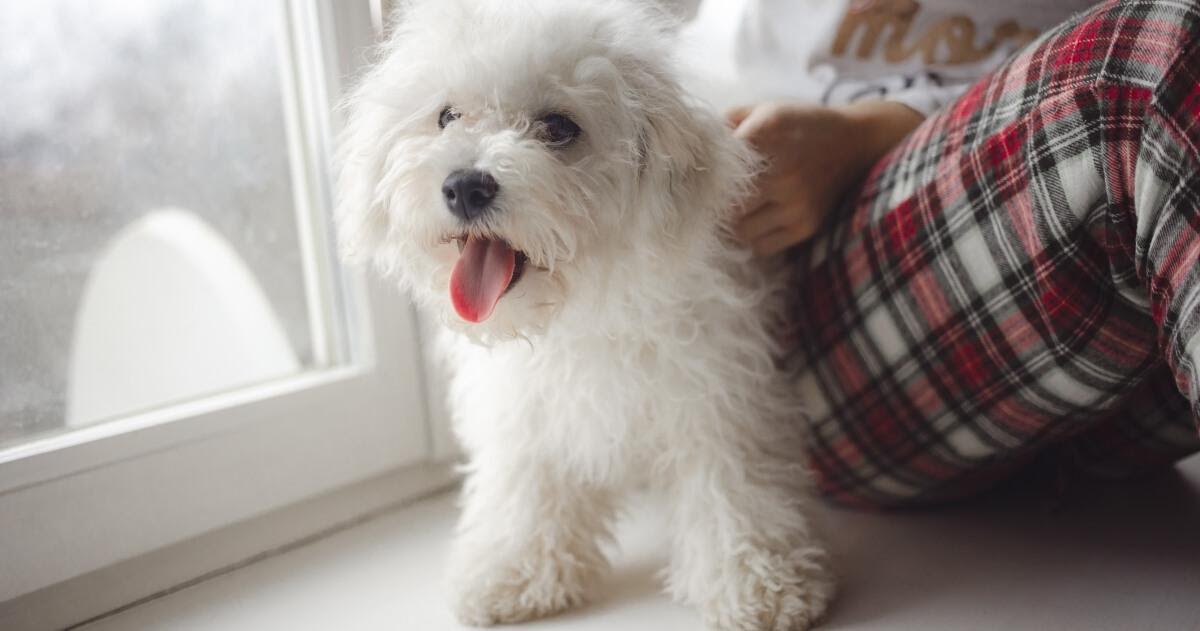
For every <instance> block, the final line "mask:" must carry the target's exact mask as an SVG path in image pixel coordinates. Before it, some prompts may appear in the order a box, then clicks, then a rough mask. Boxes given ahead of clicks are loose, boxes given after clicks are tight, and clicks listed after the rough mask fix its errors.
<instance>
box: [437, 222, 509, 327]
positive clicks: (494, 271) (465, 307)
mask: <svg viewBox="0 0 1200 631" xmlns="http://www.w3.org/2000/svg"><path fill="white" fill-rule="evenodd" d="M516 266H517V253H516V252H514V251H513V249H512V248H511V247H509V245H508V244H507V243H505V242H503V241H500V240H495V239H482V238H479V237H467V244H466V245H465V246H463V249H462V254H460V255H459V257H458V263H455V264H454V271H453V272H451V273H450V301H451V302H453V303H454V310H455V311H457V312H458V315H459V316H460V317H462V319H464V320H466V321H468V322H483V321H484V320H486V319H488V316H490V315H492V311H493V310H495V309H496V303H497V302H500V296H503V295H504V290H506V289H508V284H509V283H511V282H512V276H513V269H514V268H516Z"/></svg>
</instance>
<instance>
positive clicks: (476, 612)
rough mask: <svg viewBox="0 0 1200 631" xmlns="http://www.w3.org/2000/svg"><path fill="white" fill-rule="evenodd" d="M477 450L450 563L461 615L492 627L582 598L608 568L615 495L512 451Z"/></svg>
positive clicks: (556, 609) (558, 608)
mask: <svg viewBox="0 0 1200 631" xmlns="http://www.w3.org/2000/svg"><path fill="white" fill-rule="evenodd" d="M478 456H479V457H476V458H474V459H473V463H472V471H471V474H470V475H469V477H468V479H467V483H466V488H465V490H464V504H463V513H462V517H461V519H460V522H459V526H458V533H457V537H456V539H455V543H454V553H453V555H452V557H453V558H452V562H451V576H452V588H453V591H454V593H455V601H456V602H455V608H456V612H457V614H458V617H459V619H460V620H461V621H462V622H463V623H464V624H469V625H474V626H489V625H493V624H501V623H511V622H519V621H523V620H529V619H532V618H538V617H541V616H546V615H550V614H553V613H556V612H559V611H562V610H564V609H568V608H570V607H574V606H576V605H578V604H580V603H582V602H583V601H584V600H585V598H586V594H587V592H588V591H589V589H590V588H591V587H592V586H593V585H594V584H595V583H596V582H597V580H598V579H599V578H600V577H601V576H602V575H603V573H604V572H605V571H606V570H607V569H608V561H607V559H606V558H605V556H604V553H603V552H602V551H601V549H600V541H601V540H602V539H604V538H605V537H607V536H608V521H609V519H610V518H611V515H612V504H611V500H610V499H609V495H608V493H607V492H605V491H603V490H600V489H595V488H589V487H587V486H585V485H584V484H582V483H579V482H575V481H570V480H567V479H565V477H566V476H564V475H563V474H562V473H561V472H560V471H555V470H553V469H552V468H551V467H548V466H544V465H542V464H539V463H536V462H530V461H528V460H524V459H520V458H515V457H513V456H512V455H511V454H499V453H492V454H480V455H478Z"/></svg>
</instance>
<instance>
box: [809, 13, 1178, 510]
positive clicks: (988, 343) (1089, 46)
mask: <svg viewBox="0 0 1200 631" xmlns="http://www.w3.org/2000/svg"><path fill="white" fill-rule="evenodd" d="M1198 34H1200V1H1198V0H1186V1H1185V0H1176V1H1168V0H1146V1H1128V2H1106V3H1104V4H1102V5H1101V6H1099V7H1097V8H1096V9H1095V10H1093V11H1091V12H1089V13H1087V14H1085V15H1083V16H1080V17H1078V18H1076V19H1074V20H1072V21H1071V22H1069V23H1067V24H1064V25H1063V26H1062V27H1060V28H1059V29H1057V30H1056V31H1054V32H1052V33H1048V34H1047V35H1046V36H1045V37H1043V38H1041V39H1040V40H1039V41H1038V42H1035V43H1034V44H1033V45H1032V46H1031V47H1030V48H1028V49H1027V50H1026V51H1024V52H1023V53H1022V54H1020V55H1019V56H1017V57H1016V58H1015V59H1014V60H1012V61H1011V62H1009V63H1008V64H1006V65H1005V66H1004V67H1003V68H1001V69H1000V70H998V71H997V72H995V73H993V74H992V75H990V76H988V77H986V78H985V79H983V80H982V81H981V82H979V83H978V84H977V85H975V86H974V87H973V88H972V89H971V90H969V91H968V92H967V93H966V94H965V95H964V96H963V97H962V98H961V99H959V101H958V102H957V103H956V104H954V105H953V106H951V107H950V108H948V109H947V110H946V111H945V112H942V113H941V114H938V115H935V116H933V117H931V118H930V119H929V120H928V121H926V122H925V123H924V124H923V125H922V126H921V127H920V128H919V129H918V130H917V131H916V132H914V134H913V135H912V136H911V137H910V138H909V139H908V140H906V141H905V142H904V143H903V144H902V145H901V146H900V147H898V148H897V149H896V150H895V151H893V153H892V154H891V155H890V156H888V157H887V158H885V159H884V160H883V161H882V163H881V164H880V165H878V166H877V167H876V169H875V170H874V171H873V172H872V174H871V176H870V177H869V178H868V181H867V182H866V184H865V185H864V187H863V189H862V191H861V193H859V195H858V196H857V199H856V200H855V201H854V203H853V205H852V206H851V207H850V208H848V209H847V210H846V211H845V212H844V213H842V214H840V215H839V216H838V217H837V218H835V219H833V220H832V222H833V223H832V224H831V225H830V226H829V227H828V231H827V232H826V233H825V234H824V235H823V236H821V237H820V238H818V239H817V240H816V241H814V242H813V243H811V244H809V245H807V246H804V247H801V248H799V249H797V251H796V252H795V253H794V256H795V258H794V263H795V269H796V273H795V277H794V285H793V293H792V295H793V296H794V298H795V305H794V307H793V308H792V310H791V312H790V314H789V320H790V322H792V323H794V326H795V328H794V330H792V331H790V332H789V333H790V334H789V339H788V341H789V344H790V347H791V348H792V349H794V350H793V352H792V355H791V357H790V360H791V364H790V367H791V368H792V369H794V370H795V371H796V374H797V387H799V388H800V389H801V390H802V392H804V393H805V395H806V396H807V397H808V403H809V405H810V408H811V409H810V415H809V420H810V425H809V427H810V430H811V431H810V435H811V444H810V451H811V454H810V455H811V463H812V466H813V468H814V470H815V472H816V475H817V479H818V481H819V486H820V489H821V491H822V492H823V493H825V494H826V495H827V496H829V497H831V498H832V499H834V500H835V501H840V502H844V503H852V504H865V505H875V506H890V505H901V504H906V503H916V502H924V501H932V500H935V499H939V498H944V497H948V496H952V495H955V494H961V493H963V492H964V491H966V490H967V489H969V488H971V487H973V486H976V485H978V484H980V483H982V482H986V481H987V480H988V479H989V478H994V477H997V476H1000V475H1002V474H1003V473H1005V472H1007V471H1010V470H1011V469H1012V468H1014V467H1016V466H1018V465H1019V464H1020V463H1021V462H1022V461H1024V460H1025V459H1027V458H1029V457H1030V456H1031V455H1032V454H1033V453H1035V452H1036V451H1038V450H1040V449H1041V448H1043V447H1045V446H1047V445H1050V444H1060V443H1062V442H1064V441H1065V440H1066V439H1068V438H1072V437H1079V436H1081V435H1083V434H1085V433H1086V432H1088V431H1095V432H1096V434H1095V435H1094V436H1095V437H1097V438H1098V440H1096V441H1093V443H1094V446H1097V447H1096V449H1101V450H1102V447H1103V445H1106V444H1107V445H1108V446H1109V448H1108V453H1109V455H1110V456H1114V455H1115V456H1119V457H1121V458H1123V459H1125V460H1127V461H1144V462H1151V461H1155V462H1157V461H1159V460H1162V459H1163V456H1160V455H1156V454H1162V455H1165V457H1169V458H1177V457H1179V455H1180V454H1184V453H1188V452H1189V451H1194V450H1197V449H1200V438H1197V435H1196V431H1195V427H1194V425H1193V423H1194V421H1193V417H1194V416H1195V414H1196V412H1197V411H1198V410H1200V386H1198V382H1197V371H1196V369H1195V366H1194V365H1193V362H1194V359H1195V358H1196V357H1197V356H1200V335H1197V333H1198V332H1200V265H1198V264H1197V263H1198V260H1200V150H1198V147H1200V35H1198ZM1168 385H1171V386H1172V387H1173V388H1168V387H1167V386H1168ZM1179 392H1183V393H1184V395H1186V396H1187V397H1188V398H1190V400H1191V406H1190V412H1189V405H1188V402H1187V399H1183V398H1182V397H1183V396H1184V395H1180V394H1179ZM1147 407H1148V408H1149V409H1145V408H1147ZM1183 429H1186V430H1187V431H1182V430H1183ZM1105 436H1107V438H1105ZM1080 440H1084V439H1080ZM1082 444H1083V443H1081V445H1082ZM1141 450H1150V452H1153V453H1152V454H1151V455H1146V453H1144V452H1143V453H1139V452H1140V451H1141ZM1096 453H1099V452H1096Z"/></svg>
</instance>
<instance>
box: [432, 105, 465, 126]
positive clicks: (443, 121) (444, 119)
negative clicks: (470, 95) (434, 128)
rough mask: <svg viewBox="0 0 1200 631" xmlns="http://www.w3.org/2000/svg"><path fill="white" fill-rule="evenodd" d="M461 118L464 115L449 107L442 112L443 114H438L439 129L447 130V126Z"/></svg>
mask: <svg viewBox="0 0 1200 631" xmlns="http://www.w3.org/2000/svg"><path fill="white" fill-rule="evenodd" d="M460 118H462V114H459V113H458V110H456V109H454V108H453V107H450V106H449V105H447V106H446V109H444V110H442V113H441V114H438V129H445V128H446V125H449V124H450V123H453V122H454V121H456V120H458V119H460Z"/></svg>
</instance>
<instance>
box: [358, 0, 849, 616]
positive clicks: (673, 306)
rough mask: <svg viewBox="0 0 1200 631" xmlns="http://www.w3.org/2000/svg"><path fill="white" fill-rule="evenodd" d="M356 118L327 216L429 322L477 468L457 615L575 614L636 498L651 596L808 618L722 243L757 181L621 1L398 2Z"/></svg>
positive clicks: (801, 569)
mask: <svg viewBox="0 0 1200 631" xmlns="http://www.w3.org/2000/svg"><path fill="white" fill-rule="evenodd" d="M400 11H401V16H400V18H399V22H398V23H397V24H396V25H395V29H394V32H393V35H392V37H391V38H390V41H388V42H387V43H386V44H385V48H384V50H383V51H382V52H383V59H382V60H381V62H380V63H379V64H378V65H377V66H376V67H375V68H374V69H373V70H372V71H371V72H370V73H369V74H368V75H367V76H366V77H365V78H364V80H363V81H362V83H361V85H360V87H359V88H358V89H357V91H356V92H355V93H354V94H353V96H352V97H351V99H350V101H349V103H348V114H349V115H348V123H347V129H346V132H345V135H344V138H343V147H342V149H343V153H342V162H343V164H342V172H341V176H340V182H339V185H340V189H341V201H340V203H339V206H338V223H339V230H340V235H341V237H342V247H343V250H344V251H345V252H347V253H348V255H349V256H350V257H351V258H358V259H363V260H369V261H372V262H374V263H375V264H376V265H377V266H378V267H379V268H380V269H382V270H383V271H384V272H385V273H387V274H389V275H391V276H393V277H394V278H396V279H397V280H398V281H399V283H400V285H401V286H402V287H403V288H404V289H406V290H408V291H410V292H411V293H412V295H413V296H414V297H415V298H416V300H417V301H418V303H419V304H420V305H422V306H423V307H425V308H426V309H427V310H429V311H431V312H432V313H434V314H436V315H437V317H438V318H439V319H440V320H441V321H442V322H444V324H445V325H446V326H445V329H446V334H445V335H444V336H443V338H444V339H443V340H442V342H443V346H444V347H445V349H446V350H447V357H448V359H449V363H450V365H451V368H452V370H453V372H454V380H453V385H452V389H451V393H452V404H453V407H454V413H455V424H456V431H457V433H458V435H459V437H460V439H461V440H462V443H463V445H464V447H465V449H466V451H467V453H468V454H469V457H470V465H469V469H468V471H469V477H468V480H467V482H466V488H465V493H464V503H465V505H464V509H463V514H462V519H461V523H460V524H459V527H458V533H457V540H456V543H455V553H454V558H453V563H452V582H453V587H454V588H455V593H456V603H455V604H456V607H457V613H458V615H459V617H460V618H461V619H462V620H463V621H464V622H466V623H469V624H476V625H489V624H495V623H507V622H516V621H521V620H526V619H530V618H534V617H537V616H544V615H548V614H552V613H555V612H558V611H561V610H564V609H566V608H568V607H572V606H574V605H577V604H579V603H581V602H582V601H584V599H585V598H586V596H587V593H588V591H589V589H591V588H592V587H593V586H594V585H595V584H596V583H597V581H598V580H599V579H600V578H601V576H602V575H603V573H604V572H605V570H606V569H607V561H606V558H605V554H604V552H603V550H602V544H604V543H605V542H606V540H607V539H608V538H609V536H610V534H609V528H610V526H611V523H612V520H613V518H614V512H615V511H616V509H617V507H618V496H619V495H620V493H621V492H622V491H627V490H629V489H630V488H631V487H635V486H638V487H648V488H649V489H651V490H652V491H654V492H656V493H659V494H661V497H662V499H663V506H664V507H666V508H667V509H668V510H669V511H670V517H671V523H672V533H671V534H672V538H671V546H672V547H671V553H672V554H671V562H670V567H669V569H668V570H667V571H666V582H667V585H668V588H669V590H670V592H671V593H672V594H673V595H674V596H675V597H676V598H677V599H679V600H682V601H684V602H688V603H693V604H695V605H696V606H698V607H699V609H700V610H701V612H702V614H703V616H704V618H705V620H706V622H707V623H708V624H709V625H710V626H711V627H713V628H718V629H739V630H740V629H745V630H751V629H754V630H758V629H772V630H783V629H787V630H791V629H803V628H806V627H808V626H809V625H810V624H811V623H812V622H813V621H814V620H816V619H817V618H818V617H819V616H820V615H821V613H822V611H823V610H824V609H825V606H826V603H827V602H828V600H829V598H830V597H831V594H832V591H833V584H832V580H831V577H830V574H829V572H828V569H827V559H826V554H825V552H824V549H823V548H822V546H821V545H820V543H819V541H818V540H817V539H816V537H815V535H814V533H813V532H812V526H811V524H810V522H809V519H808V518H807V517H806V515H805V513H804V511H803V504H804V502H805V500H806V485H807V483H806V480H805V475H806V474H805V468H804V466H803V462H802V459H803V449H802V445H801V444H800V441H801V431H800V424H801V417H800V414H801V412H800V410H799V409H798V407H797V401H796V400H795V397H794V395H793V394H792V390H793V389H792V388H789V387H788V386H787V384H786V383H785V382H784V380H783V378H782V376H781V374H780V373H779V371H777V369H776V365H775V356H776V350H777V349H776V347H775V344H774V342H773V341H772V340H773V332H772V327H773V326H774V324H775V320H776V318H777V314H778V311H779V308H778V302H779V298H780V296H779V293H780V292H779V283H778V282H777V281H776V280H773V279H772V278H770V277H769V275H768V274H766V273H764V272H763V271H762V270H761V269H760V268H758V267H756V265H755V263H753V262H752V260H751V259H750V258H749V255H748V254H747V253H746V252H745V251H744V250H743V249H741V248H739V247H736V246H735V245H734V244H733V241H732V239H731V237H730V230H729V224H730V214H731V209H732V208H733V207H734V206H735V205H736V203H737V201H738V199H739V196H740V195H742V194H744V193H745V189H746V187H747V186H748V183H749V181H750V179H751V176H752V174H753V171H754V168H755V166H756V163H755V158H754V156H753V155H752V154H751V152H750V151H749V150H748V149H746V148H745V147H744V146H743V145H742V144H740V143H739V142H737V141H736V140H734V139H733V138H732V137H731V134H730V132H729V130H728V129H727V128H725V126H724V125H723V123H722V121H721V120H720V119H719V118H718V117H717V116H716V115H715V114H714V113H712V112H711V111H709V110H707V109H705V108H703V107H699V106H697V105H696V104H694V103H692V102H691V101H690V100H689V99H688V97H687V96H686V95H685V94H684V91H683V90H682V89H681V88H680V86H679V84H678V83H677V82H676V79H675V72H674V70H673V68H672V65H671V62H670V59H671V28H672V25H671V24H670V20H669V19H667V18H666V17H665V16H664V15H663V14H662V13H661V12H660V11H658V10H656V9H655V8H654V7H651V6H647V5H646V4H645V3H635V2H632V1H630V0H591V1H580V0H412V1H410V2H407V3H406V4H403V5H402V6H401V7H400Z"/></svg>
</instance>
